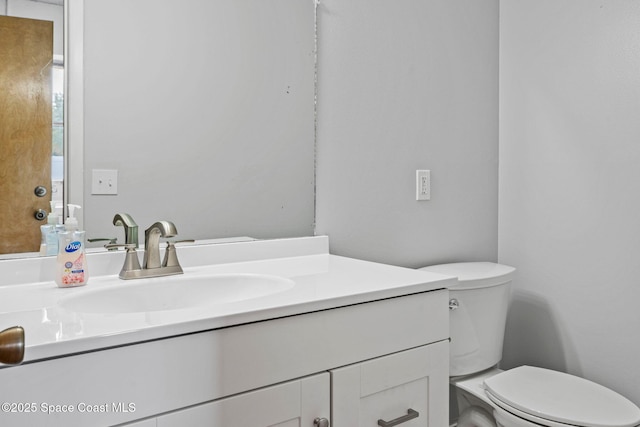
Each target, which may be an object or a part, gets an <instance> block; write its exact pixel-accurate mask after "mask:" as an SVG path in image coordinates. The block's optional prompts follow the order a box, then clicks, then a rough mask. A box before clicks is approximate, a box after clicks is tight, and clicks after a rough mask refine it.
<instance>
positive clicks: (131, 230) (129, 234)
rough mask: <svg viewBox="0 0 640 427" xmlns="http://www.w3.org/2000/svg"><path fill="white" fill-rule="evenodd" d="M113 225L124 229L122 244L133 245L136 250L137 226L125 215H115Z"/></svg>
mask: <svg viewBox="0 0 640 427" xmlns="http://www.w3.org/2000/svg"><path fill="white" fill-rule="evenodd" d="M113 225H116V226H117V225H121V226H123V227H124V243H125V244H134V245H136V246H135V247H136V249H137V248H138V224H136V222H135V221H134V220H133V218H132V217H131V215H129V214H127V213H117V214H116V215H115V216H114V217H113Z"/></svg>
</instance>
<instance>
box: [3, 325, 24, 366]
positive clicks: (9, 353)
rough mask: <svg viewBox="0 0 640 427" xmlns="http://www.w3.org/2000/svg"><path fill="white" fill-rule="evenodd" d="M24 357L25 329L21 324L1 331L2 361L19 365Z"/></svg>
mask: <svg viewBox="0 0 640 427" xmlns="http://www.w3.org/2000/svg"><path fill="white" fill-rule="evenodd" d="M23 358H24V329H22V327H20V326H14V327H13V328H9V329H5V330H4V331H2V332H0V363H6V364H9V365H17V364H20V363H22V359H23Z"/></svg>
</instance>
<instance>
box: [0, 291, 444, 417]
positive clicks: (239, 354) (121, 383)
mask: <svg viewBox="0 0 640 427" xmlns="http://www.w3.org/2000/svg"><path fill="white" fill-rule="evenodd" d="M448 322H449V313H448V291H447V290H446V289H438V290H434V291H428V292H420V293H415V294H411V295H405V296H398V297H392V298H387V299H381V300H376V301H371V302H366V303H359V304H353V305H348V306H342V307H336V308H330V309H324V310H319V311H312V312H307V313H304V314H299V315H293V316H285V317H281V318H274V319H270V320H264V321H259V322H254V323H247V324H240V325H234V326H231V327H226V328H220V329H213V330H208V331H201V332H197V333H192V334H186V335H181V336H175V337H167V338H165V339H160V340H153V341H148V342H141V343H137V344H132V345H126V346H122V347H115V348H108V349H96V351H92V352H87V353H81V354H76V355H69V356H65V357H60V358H55V359H51V360H42V361H33V362H30V363H26V364H24V365H21V366H15V367H3V368H1V369H0V401H2V402H21V403H29V402H32V403H34V404H36V405H41V404H42V403H48V404H52V405H70V407H73V409H74V410H73V412H64V411H55V412H53V413H44V411H42V410H40V409H41V408H40V406H38V407H37V408H36V409H37V410H36V411H34V412H32V413H28V414H27V413H6V412H3V413H0V425H3V426H12V427H13V426H15V427H19V426H34V425H47V426H64V427H72V426H82V427H85V426H92V427H99V426H113V425H130V426H135V427H153V426H155V427H170V426H178V425H179V426H197V427H200V426H214V427H215V426H219V427H254V426H255V427H266V426H280V427H290V426H307V427H313V426H314V423H313V420H314V419H315V418H318V417H320V418H327V419H331V418H333V419H332V422H331V427H357V426H359V425H363V426H364V425H372V426H377V425H378V424H377V420H378V419H383V420H386V421H390V420H393V419H396V418H398V417H400V416H402V415H406V414H407V411H408V409H409V408H411V409H413V410H415V411H417V412H418V413H419V416H418V417H417V418H415V419H411V420H409V421H407V422H406V423H405V424H402V427H405V426H406V427H416V426H430V427H442V426H447V425H448V345H449V342H448V337H449V323H448ZM27 334H28V331H27ZM80 404H81V405H83V406H82V407H79V406H78V405H80ZM87 408H91V410H90V411H87ZM127 423H129V424H127Z"/></svg>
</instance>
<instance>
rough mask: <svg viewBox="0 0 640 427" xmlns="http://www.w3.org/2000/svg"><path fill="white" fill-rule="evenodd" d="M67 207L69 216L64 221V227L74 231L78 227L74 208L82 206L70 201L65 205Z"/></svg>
mask: <svg viewBox="0 0 640 427" xmlns="http://www.w3.org/2000/svg"><path fill="white" fill-rule="evenodd" d="M67 209H68V211H69V216H68V217H67V220H66V221H65V222H64V228H65V229H66V230H67V231H76V230H77V229H78V219H77V218H76V216H75V210H76V209H82V207H81V206H80V205H72V204H71V203H69V204H68V205H67Z"/></svg>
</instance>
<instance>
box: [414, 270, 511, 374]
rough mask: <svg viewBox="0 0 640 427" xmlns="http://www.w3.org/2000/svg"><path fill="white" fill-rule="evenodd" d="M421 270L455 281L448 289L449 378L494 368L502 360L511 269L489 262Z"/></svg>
mask: <svg viewBox="0 0 640 427" xmlns="http://www.w3.org/2000/svg"><path fill="white" fill-rule="evenodd" d="M421 270H425V271H431V272H434V273H440V274H446V275H448V276H456V277H457V278H458V282H457V283H456V284H455V285H452V286H450V287H449V300H450V310H449V314H450V316H449V334H450V337H451V345H450V347H449V350H450V351H449V354H450V356H449V357H450V365H449V366H450V368H449V376H452V377H453V376H459V375H469V374H473V373H475V372H480V371H483V370H485V369H488V368H490V367H492V366H495V365H496V364H497V363H498V362H499V361H500V359H501V358H502V343H503V341H504V328H505V323H506V320H507V308H508V305H509V290H510V288H511V280H512V277H513V273H514V271H515V268H513V267H509V266H507V265H502V264H495V263H492V262H463V263H454V264H440V265H433V266H430V267H424V268H421Z"/></svg>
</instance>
